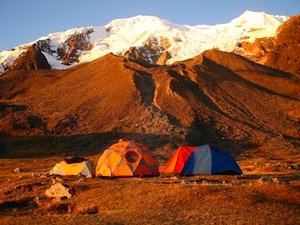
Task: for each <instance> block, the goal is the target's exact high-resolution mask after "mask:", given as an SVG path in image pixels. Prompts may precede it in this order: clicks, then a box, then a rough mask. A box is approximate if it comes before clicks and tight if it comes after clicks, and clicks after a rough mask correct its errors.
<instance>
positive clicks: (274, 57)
mask: <svg viewBox="0 0 300 225" xmlns="http://www.w3.org/2000/svg"><path fill="white" fill-rule="evenodd" d="M299 40H300V15H296V16H292V17H291V18H290V19H289V20H288V21H287V22H285V23H284V24H283V25H281V26H280V27H279V28H278V35H277V38H276V40H275V47H274V49H273V51H271V52H270V53H269V54H268V57H267V58H268V59H267V62H266V63H265V65H267V66H272V67H274V68H276V69H280V70H283V71H287V72H290V73H293V74H295V75H297V76H298V77H300V61H299V52H300V42H299Z"/></svg>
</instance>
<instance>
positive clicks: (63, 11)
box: [0, 0, 300, 51]
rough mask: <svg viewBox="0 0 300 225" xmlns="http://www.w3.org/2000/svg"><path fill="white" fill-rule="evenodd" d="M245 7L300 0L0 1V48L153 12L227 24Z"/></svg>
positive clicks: (290, 11) (287, 7)
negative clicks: (72, 29)
mask: <svg viewBox="0 0 300 225" xmlns="http://www.w3.org/2000/svg"><path fill="white" fill-rule="evenodd" d="M246 10H250V11H254V12H265V13H267V14H271V15H284V16H292V15H295V14H298V15H299V14H300V0H205V1H204V0H0V21H1V22H0V24H1V25H0V51H2V50H9V49H11V48H13V47H16V46H18V45H21V44H26V43H29V42H32V41H35V40H36V39H39V38H40V37H43V36H47V35H48V34H50V33H56V32H60V31H66V30H68V29H71V28H80V27H87V26H105V25H106V24H108V23H109V22H111V21H112V20H115V19H125V18H130V17H134V16H138V15H147V16H157V17H159V18H160V19H165V20H168V21H169V22H171V23H175V24H180V25H191V26H195V25H216V24H223V23H229V22H230V21H231V20H233V19H234V18H236V17H238V16H240V15H241V14H243V13H244V12H245V11H246Z"/></svg>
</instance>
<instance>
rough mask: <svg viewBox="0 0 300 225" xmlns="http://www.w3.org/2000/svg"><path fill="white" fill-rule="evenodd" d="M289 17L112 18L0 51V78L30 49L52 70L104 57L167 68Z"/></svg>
mask: <svg viewBox="0 0 300 225" xmlns="http://www.w3.org/2000/svg"><path fill="white" fill-rule="evenodd" d="M288 19H289V17H287V16H274V15H269V14H266V13H264V12H251V11H246V12H244V13H243V14H242V15H241V16H239V17H238V18H235V19H233V20H232V21H230V22H229V23H224V24H218V25H213V26H209V25H197V26H189V25H178V24H174V23H171V22H169V21H167V20H163V19H160V18H158V17H154V16H142V15H139V16H135V17H132V18H127V19H117V20H113V21H111V22H110V23H109V24H107V25H105V26H90V27H82V28H74V29H70V30H67V31H65V32H58V33H52V34H49V35H48V36H45V37H41V38H39V39H37V40H36V41H33V42H31V43H27V44H24V45H20V46H17V47H15V48H13V49H11V50H8V51H1V52H0V74H2V73H4V72H5V71H6V70H8V69H10V68H11V67H13V66H14V62H15V60H16V59H17V58H18V57H19V56H21V54H22V53H25V52H26V51H27V50H28V49H29V47H30V46H33V45H34V47H35V48H36V49H38V50H40V51H42V53H43V54H44V56H45V58H46V59H47V61H48V63H49V64H50V66H51V68H52V69H66V68H69V67H71V66H74V65H76V64H78V63H85V62H90V61H92V60H95V59H97V58H99V57H101V56H104V55H106V54H108V53H113V54H115V55H120V56H125V57H127V58H128V59H130V60H134V61H140V62H142V63H146V64H150V65H151V64H152V65H155V64H159V65H162V64H172V63H173V62H175V61H182V60H186V59H189V58H193V57H195V56H196V55H199V54H201V53H202V52H203V51H205V50H207V49H214V48H218V49H220V50H222V51H227V52H232V51H234V50H235V49H236V48H238V47H239V43H240V42H241V41H247V42H253V41H254V40H255V39H256V38H261V37H275V36H276V30H277V28H278V27H279V26H280V25H281V24H282V23H283V22H285V21H287V20H288Z"/></svg>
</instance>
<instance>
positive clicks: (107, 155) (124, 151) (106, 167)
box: [95, 139, 160, 177]
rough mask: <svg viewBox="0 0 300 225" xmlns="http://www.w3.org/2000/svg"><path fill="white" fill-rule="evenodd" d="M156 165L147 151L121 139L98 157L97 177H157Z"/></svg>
mask: <svg viewBox="0 0 300 225" xmlns="http://www.w3.org/2000/svg"><path fill="white" fill-rule="evenodd" d="M159 174H160V173H159V169H158V166H157V163H156V161H155V159H154V157H153V156H152V154H151V153H150V151H149V149H148V148H147V147H146V146H145V145H143V144H141V143H138V142H136V141H133V140H131V141H127V140H123V139H121V140H120V141H119V142H118V143H115V144H113V145H111V146H110V147H109V148H108V149H106V150H104V151H103V153H102V154H101V155H100V157H99V159H98V162H97V164H96V171H95V175H96V176H97V177H116V176H119V177H127V176H158V175H159Z"/></svg>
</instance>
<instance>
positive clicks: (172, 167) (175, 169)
mask: <svg viewBox="0 0 300 225" xmlns="http://www.w3.org/2000/svg"><path fill="white" fill-rule="evenodd" d="M195 148H196V146H180V147H179V148H178V149H177V150H176V152H175V153H174V154H173V156H172V158H171V159H170V160H169V162H168V163H167V164H166V165H165V167H164V168H163V170H162V172H163V173H165V174H180V173H181V170H182V168H183V167H184V165H185V163H186V161H187V160H188V158H189V157H190V155H191V153H192V152H193V151H194V150H195Z"/></svg>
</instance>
